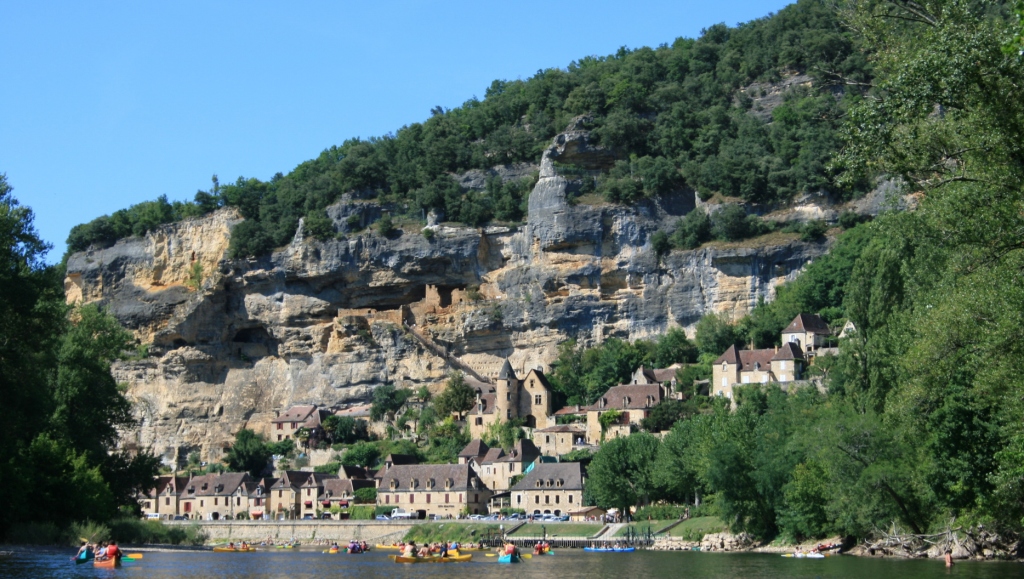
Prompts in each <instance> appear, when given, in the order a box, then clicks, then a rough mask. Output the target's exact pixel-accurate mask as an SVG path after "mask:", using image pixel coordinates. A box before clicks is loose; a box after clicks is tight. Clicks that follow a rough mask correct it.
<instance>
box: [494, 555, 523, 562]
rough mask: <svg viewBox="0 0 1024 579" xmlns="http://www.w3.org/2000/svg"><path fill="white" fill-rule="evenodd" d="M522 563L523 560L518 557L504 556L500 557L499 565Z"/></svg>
mask: <svg viewBox="0 0 1024 579" xmlns="http://www.w3.org/2000/svg"><path fill="white" fill-rule="evenodd" d="M520 561H522V558H520V557H518V556H516V555H502V556H501V557H498V562H499V563H519V562H520Z"/></svg>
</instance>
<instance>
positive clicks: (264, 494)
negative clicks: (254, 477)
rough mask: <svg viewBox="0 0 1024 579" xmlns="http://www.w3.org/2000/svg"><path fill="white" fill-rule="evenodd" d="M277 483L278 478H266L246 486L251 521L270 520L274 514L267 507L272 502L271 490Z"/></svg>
mask: <svg viewBox="0 0 1024 579" xmlns="http://www.w3.org/2000/svg"><path fill="white" fill-rule="evenodd" d="M276 482H277V479H276V478H273V477H266V478H262V479H260V480H258V481H254V482H253V483H250V484H247V485H246V490H247V491H248V496H247V498H248V504H249V518H250V519H252V520H254V521H256V520H264V519H269V518H270V516H271V514H272V512H271V510H270V508H269V507H268V506H267V502H268V501H269V500H270V493H269V489H270V488H271V487H273V486H274V483H276Z"/></svg>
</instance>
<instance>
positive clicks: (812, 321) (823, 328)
mask: <svg viewBox="0 0 1024 579" xmlns="http://www.w3.org/2000/svg"><path fill="white" fill-rule="evenodd" d="M831 335H832V330H831V329H830V328H829V327H828V324H826V323H825V320H823V319H821V316H819V315H818V314H797V316H796V317H795V318H793V321H792V322H790V323H789V325H788V326H786V327H785V328H784V329H783V330H782V343H783V344H796V345H797V346H799V347H800V349H801V350H803V351H804V352H807V353H811V352H814V351H815V350H817V349H818V348H820V347H822V346H824V345H826V343H825V341H826V340H827V339H828V337H829V336H831Z"/></svg>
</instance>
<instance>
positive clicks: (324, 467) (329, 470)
mask: <svg viewBox="0 0 1024 579" xmlns="http://www.w3.org/2000/svg"><path fill="white" fill-rule="evenodd" d="M339 470H341V462H340V461H338V462H334V461H332V462H329V463H327V464H321V465H320V466H317V467H313V472H321V473H325V474H338V471H339Z"/></svg>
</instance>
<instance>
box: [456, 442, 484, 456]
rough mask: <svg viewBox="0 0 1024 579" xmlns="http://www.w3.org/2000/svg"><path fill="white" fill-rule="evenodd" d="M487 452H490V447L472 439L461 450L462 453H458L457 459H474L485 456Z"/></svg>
mask: <svg viewBox="0 0 1024 579" xmlns="http://www.w3.org/2000/svg"><path fill="white" fill-rule="evenodd" d="M488 450H490V447H488V446H487V445H486V444H484V441H482V440H480V439H479V438H474V439H473V440H470V441H469V444H467V445H466V447H465V448H463V449H462V452H460V453H459V458H476V457H478V456H483V455H485V454H487V451H488Z"/></svg>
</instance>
